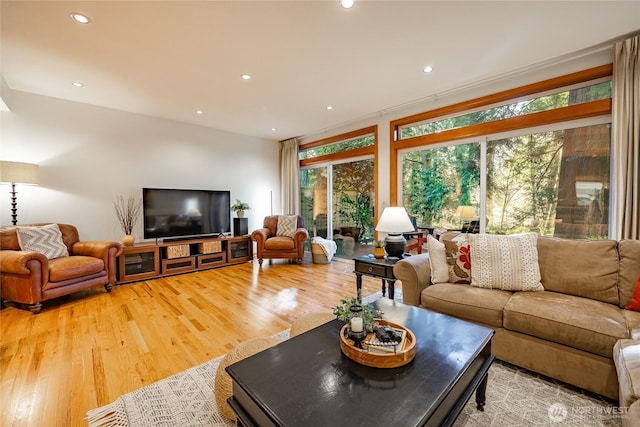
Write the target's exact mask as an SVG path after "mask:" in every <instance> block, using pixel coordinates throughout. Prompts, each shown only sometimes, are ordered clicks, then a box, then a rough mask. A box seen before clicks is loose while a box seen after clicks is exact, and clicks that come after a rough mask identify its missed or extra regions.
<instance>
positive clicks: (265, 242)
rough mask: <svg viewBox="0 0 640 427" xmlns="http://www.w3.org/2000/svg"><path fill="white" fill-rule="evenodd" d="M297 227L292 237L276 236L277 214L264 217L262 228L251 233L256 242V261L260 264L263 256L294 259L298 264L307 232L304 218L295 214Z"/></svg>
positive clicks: (302, 255)
mask: <svg viewBox="0 0 640 427" xmlns="http://www.w3.org/2000/svg"><path fill="white" fill-rule="evenodd" d="M297 217H298V221H297V228H296V231H295V234H294V236H293V237H287V236H278V235H277V230H278V215H270V216H267V217H265V219H264V226H263V228H259V229H257V230H255V231H254V232H253V233H251V238H252V239H253V240H255V242H256V254H257V257H258V262H259V263H260V265H262V261H263V260H264V259H265V258H268V259H272V258H286V259H294V258H295V260H296V262H297V263H298V264H301V263H302V257H304V242H305V240H307V239H308V238H309V232H308V231H307V230H306V229H305V228H304V218H302V217H301V216H300V215H298V216H297Z"/></svg>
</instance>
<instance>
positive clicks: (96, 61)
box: [0, 0, 640, 140]
mask: <svg viewBox="0 0 640 427" xmlns="http://www.w3.org/2000/svg"><path fill="white" fill-rule="evenodd" d="M0 4H1V6H0V7H1V23H2V27H1V39H0V40H1V43H2V44H1V48H2V53H1V55H2V56H1V60H2V62H1V68H0V72H1V74H2V77H3V78H4V79H5V81H6V82H7V84H8V86H9V87H10V88H11V89H13V90H19V91H25V92H32V93H36V94H41V95H46V96H52V97H57V98H63V99H68V100H73V101H78V102H83V103H88V104H94V105H99V106H104V107H109V108H114V109H118V110H124V111H130V112H135V113H140V114H145V115H149V116H156V117H162V118H166V119H172V120H177V121H181V122H187V123H194V124H199V125H202V126H207V127H211V128H216V129H222V130H227V131H232V132H237V133H241V134H246V135H253V136H257V137H263V138H269V139H276V140H280V139H286V138H289V137H293V136H299V135H308V134H310V133H315V132H319V131H321V130H323V129H328V128H332V127H336V126H339V125H343V124H345V123H348V122H350V121H353V120H355V119H358V118H362V117H366V116H369V115H371V114H373V113H376V112H380V111H384V110H387V109H390V108H395V107H398V106H400V105H404V104H407V103H411V102H414V101H416V100H419V99H423V98H427V97H430V96H433V95H435V94H438V93H443V92H445V91H448V90H452V89H454V88H456V87H459V86H461V85H469V84H474V83H476V82H480V81H483V80H485V79H488V78H491V77H493V76H498V75H502V74H504V73H509V72H512V71H514V70H519V69H523V68H526V67H529V66H532V65H534V64H538V63H542V62H545V61H549V60H551V59H553V58H556V57H561V56H564V55H568V54H570V53H572V52H576V51H581V50H583V49H587V48H591V47H593V46H597V45H600V44H602V43H604V42H608V41H611V40H613V39H616V38H619V37H621V36H624V35H627V34H630V33H633V32H636V31H638V30H640V1H621V2H616V1H576V2H570V1H549V2H545V1H495V2H482V1H447V2H435V1H406V2H405V1H373V0H360V1H358V0H356V4H355V6H354V7H353V8H352V9H349V10H346V9H343V8H342V7H340V5H339V2H338V1H337V0H331V1H304V0H298V1H226V2H223V1H162V2H160V1H138V2H134V1H76V2H64V1H7V0H2V2H1V3H0ZM70 12H81V13H83V14H85V15H87V16H88V17H89V18H90V19H91V23H90V24H89V25H81V24H78V23H76V22H75V21H73V20H72V19H71V18H70V15H69V14H70ZM426 65H432V66H433V68H434V71H433V72H432V73H430V74H425V73H423V72H422V69H423V68H424V66H426ZM243 73H249V74H251V75H252V76H253V78H252V79H251V80H248V81H245V80H242V79H241V78H240V75H241V74H243ZM73 81H79V82H82V83H83V84H84V87H82V88H76V87H73V86H72V84H71V83H72V82H73ZM328 105H332V106H333V110H331V111H329V110H327V109H326V107H327V106H328ZM9 107H10V105H9ZM197 109H200V110H203V111H204V114H203V115H196V114H195V110H197ZM272 128H276V129H277V130H276V131H272V130H271V129H272Z"/></svg>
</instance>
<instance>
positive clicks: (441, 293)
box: [420, 283, 513, 328]
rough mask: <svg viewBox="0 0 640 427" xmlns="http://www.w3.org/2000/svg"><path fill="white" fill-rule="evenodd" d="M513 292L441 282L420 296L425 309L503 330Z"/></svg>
mask: <svg viewBox="0 0 640 427" xmlns="http://www.w3.org/2000/svg"><path fill="white" fill-rule="evenodd" d="M511 295H513V292H509V291H501V290H498V289H482V288H474V287H471V286H469V285H463V284H453V283H441V284H437V285H431V286H427V287H426V288H425V289H424V290H423V291H422V294H421V295H420V297H421V298H420V301H421V303H422V306H423V307H425V308H427V309H430V310H434V311H437V312H439V313H444V314H448V315H450V316H454V317H457V318H459V319H464V320H469V321H471V322H476V323H482V324H484V325H488V326H492V327H496V328H500V327H502V311H503V309H504V306H505V305H506V304H507V301H509V298H511Z"/></svg>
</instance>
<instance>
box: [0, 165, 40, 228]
mask: <svg viewBox="0 0 640 427" xmlns="http://www.w3.org/2000/svg"><path fill="white" fill-rule="evenodd" d="M0 182H2V183H10V184H11V193H10V194H11V224H13V225H16V224H17V223H18V213H17V212H18V207H17V206H18V203H17V201H16V200H17V196H16V194H17V192H16V184H34V185H35V184H38V165H34V164H31V163H21V162H8V161H4V160H3V161H0Z"/></svg>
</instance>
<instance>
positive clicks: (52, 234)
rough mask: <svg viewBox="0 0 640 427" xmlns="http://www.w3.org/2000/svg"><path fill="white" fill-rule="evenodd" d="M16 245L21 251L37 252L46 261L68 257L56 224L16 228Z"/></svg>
mask: <svg viewBox="0 0 640 427" xmlns="http://www.w3.org/2000/svg"><path fill="white" fill-rule="evenodd" d="M16 234H17V235H18V243H20V249H22V250H23V251H30V252H39V253H41V254H43V255H44V256H46V257H47V258H48V259H54V258H60V257H63V256H69V251H67V247H66V246H65V244H64V242H63V241H62V233H61V232H60V227H58V224H48V225H43V226H38V227H36V226H34V227H16Z"/></svg>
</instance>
